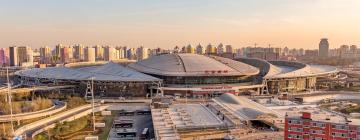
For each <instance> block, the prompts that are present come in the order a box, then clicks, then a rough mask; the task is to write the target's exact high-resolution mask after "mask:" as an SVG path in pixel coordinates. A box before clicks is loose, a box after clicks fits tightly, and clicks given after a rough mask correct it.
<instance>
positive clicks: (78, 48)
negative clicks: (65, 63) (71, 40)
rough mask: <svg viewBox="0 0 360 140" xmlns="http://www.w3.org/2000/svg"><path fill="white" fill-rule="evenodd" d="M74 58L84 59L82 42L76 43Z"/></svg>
mask: <svg viewBox="0 0 360 140" xmlns="http://www.w3.org/2000/svg"><path fill="white" fill-rule="evenodd" d="M73 48H74V58H75V59H76V60H80V61H81V60H84V46H83V45H81V44H76V45H74V47H73Z"/></svg>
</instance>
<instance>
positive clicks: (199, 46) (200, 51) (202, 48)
mask: <svg viewBox="0 0 360 140" xmlns="http://www.w3.org/2000/svg"><path fill="white" fill-rule="evenodd" d="M196 53H197V54H204V53H205V49H204V47H203V46H201V45H200V44H199V45H197V46H196Z"/></svg>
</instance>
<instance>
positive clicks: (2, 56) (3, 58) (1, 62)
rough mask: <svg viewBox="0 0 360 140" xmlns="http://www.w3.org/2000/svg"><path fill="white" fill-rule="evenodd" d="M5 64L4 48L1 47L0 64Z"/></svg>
mask: <svg viewBox="0 0 360 140" xmlns="http://www.w3.org/2000/svg"><path fill="white" fill-rule="evenodd" d="M4 64H6V62H5V50H4V49H3V48H1V49H0V65H1V66H3V65H4Z"/></svg>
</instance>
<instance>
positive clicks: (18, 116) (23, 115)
mask: <svg viewBox="0 0 360 140" xmlns="http://www.w3.org/2000/svg"><path fill="white" fill-rule="evenodd" d="M63 104H64V105H63V106H62V107H60V108H57V109H54V108H55V107H56V106H55V105H54V106H52V107H50V108H47V109H44V110H39V111H35V112H29V113H21V114H14V115H13V121H19V120H27V119H33V118H39V117H43V116H49V115H52V114H55V113H58V112H60V111H62V110H64V109H66V107H67V104H66V103H63ZM10 118H11V116H10V115H2V116H0V122H9V121H11V119H10Z"/></svg>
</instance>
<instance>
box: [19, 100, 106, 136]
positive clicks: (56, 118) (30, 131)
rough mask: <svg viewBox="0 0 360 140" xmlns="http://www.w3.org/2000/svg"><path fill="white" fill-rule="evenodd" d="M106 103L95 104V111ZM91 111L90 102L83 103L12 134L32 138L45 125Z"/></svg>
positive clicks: (103, 107) (77, 116)
mask: <svg viewBox="0 0 360 140" xmlns="http://www.w3.org/2000/svg"><path fill="white" fill-rule="evenodd" d="M107 107H109V106H108V105H96V107H95V111H100V110H104V109H106V108H107ZM91 112H92V108H91V104H87V105H83V106H80V107H77V108H74V109H71V110H68V111H65V112H62V113H59V114H56V115H53V116H50V117H47V118H45V119H41V120H38V121H36V122H33V123H30V124H27V125H24V126H22V127H20V128H18V129H17V130H15V132H14V136H25V137H26V138H32V137H33V135H34V134H35V133H40V132H41V131H44V128H46V127H47V126H55V124H56V123H58V122H64V121H72V120H74V119H77V118H80V117H82V116H86V115H88V114H90V113H91Z"/></svg>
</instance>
